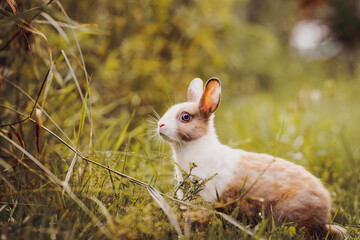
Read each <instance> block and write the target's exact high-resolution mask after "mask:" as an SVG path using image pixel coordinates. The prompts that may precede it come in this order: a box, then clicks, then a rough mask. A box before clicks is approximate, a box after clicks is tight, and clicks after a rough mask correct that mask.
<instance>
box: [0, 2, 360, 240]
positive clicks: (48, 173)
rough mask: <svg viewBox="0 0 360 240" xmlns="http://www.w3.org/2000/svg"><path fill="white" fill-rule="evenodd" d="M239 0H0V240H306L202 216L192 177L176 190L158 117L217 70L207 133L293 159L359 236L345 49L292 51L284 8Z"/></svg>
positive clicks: (356, 102)
mask: <svg viewBox="0 0 360 240" xmlns="http://www.w3.org/2000/svg"><path fill="white" fill-rule="evenodd" d="M253 2H258V1H253ZM253 2H252V1H235V0H225V1H221V2H218V1H212V0H211V1H191V0H190V1H170V0H162V1H157V2H156V3H155V2H152V1H147V0H142V1H49V2H43V1H35V0H33V1H6V2H5V1H2V2H1V3H0V14H1V18H0V27H1V29H2V30H1V31H0V94H1V95H0V109H1V110H0V124H1V128H0V169H1V172H0V182H1V185H0V223H1V224H0V225H1V227H0V231H1V236H2V238H3V239H33V238H35V237H36V238H38V239H176V238H179V237H181V238H187V239H304V232H303V231H296V228H295V227H296V226H294V225H292V224H291V223H284V224H281V225H279V224H276V223H275V222H274V221H273V219H272V218H271V216H270V217H266V218H263V219H262V221H260V222H258V223H253V222H249V221H248V220H247V219H245V218H244V219H243V218H240V219H237V220H235V219H236V216H237V212H236V211H234V213H233V214H232V215H224V214H222V213H218V212H216V211H215V210H214V209H213V208H212V206H211V205H210V204H208V203H206V202H203V201H202V200H201V198H200V197H199V196H198V192H199V191H200V190H201V188H202V187H203V184H204V179H197V178H191V177H190V175H191V173H190V174H189V178H186V179H185V181H184V183H183V185H182V186H181V188H182V189H183V190H184V191H185V192H186V194H185V196H186V198H185V199H183V201H179V200H177V199H176V197H175V191H176V189H177V188H178V187H179V186H176V183H175V181H174V173H173V166H174V162H173V160H172V156H171V151H170V148H169V146H168V144H167V143H166V142H164V141H163V140H161V139H160V137H159V136H157V134H156V132H155V131H154V130H155V128H156V120H157V119H158V116H159V115H160V116H161V115H162V114H163V113H164V112H165V111H166V109H167V108H168V107H170V106H172V105H173V104H174V103H178V102H182V101H186V91H187V86H188V84H189V83H190V81H191V80H192V79H193V78H195V77H200V78H202V79H203V80H204V81H206V80H207V79H208V78H210V77H213V76H215V77H218V78H219V79H220V80H221V82H222V100H221V103H220V106H219V109H218V110H217V111H216V114H215V115H216V117H215V127H216V129H217V133H218V135H219V138H220V140H221V142H222V143H224V144H227V145H229V146H231V147H233V148H242V149H244V150H246V151H254V152H261V153H269V154H272V155H274V156H278V157H282V158H285V159H287V160H289V161H291V162H294V163H297V164H299V165H302V166H304V167H305V168H306V169H307V170H309V171H310V172H311V173H312V174H314V175H315V176H316V177H318V178H320V179H321V180H322V182H323V183H324V185H325V186H326V188H327V189H328V190H329V191H330V193H331V196H332V199H333V206H332V216H333V218H332V219H331V221H333V222H334V223H336V224H339V225H341V226H343V227H345V228H346V229H347V230H348V234H349V235H348V239H360V229H359V227H360V209H359V208H360V206H359V201H360V167H359V165H360V147H359V143H360V127H359V126H358V124H359V122H360V98H359V94H358V89H359V86H360V72H359V70H358V69H359V66H358V65H359V64H358V62H357V61H356V59H357V56H358V53H357V51H356V50H353V51H351V54H350V55H349V54H348V53H346V52H345V51H344V52H341V53H339V54H338V55H337V56H335V57H332V58H326V59H309V58H304V57H301V56H299V55H298V54H297V53H296V52H295V50H294V49H292V48H291V46H289V43H288V40H289V37H290V32H291V27H292V26H293V25H294V24H295V23H296V21H298V20H299V19H300V18H301V16H300V15H301V14H300V13H299V7H298V4H297V3H296V2H290V1H289V2H283V1H280V0H276V1H270V0H267V1H264V3H263V4H260V5H259V7H256V8H254V4H255V3H253ZM254 19H255V20H254ZM354 59H355V60H354Z"/></svg>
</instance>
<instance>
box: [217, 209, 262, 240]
mask: <svg viewBox="0 0 360 240" xmlns="http://www.w3.org/2000/svg"><path fill="white" fill-rule="evenodd" d="M215 213H216V214H218V215H220V216H221V217H222V218H223V219H225V220H226V221H228V222H229V223H231V224H232V225H234V226H235V227H237V228H239V229H240V230H242V231H244V232H246V233H247V234H249V235H250V236H252V237H255V238H258V237H256V236H255V235H254V233H253V232H251V231H250V230H248V229H246V227H244V226H243V225H241V224H240V223H239V222H238V221H236V220H235V219H233V218H232V217H230V216H229V215H226V214H224V213H221V212H215ZM258 239H260V240H263V239H262V238H258Z"/></svg>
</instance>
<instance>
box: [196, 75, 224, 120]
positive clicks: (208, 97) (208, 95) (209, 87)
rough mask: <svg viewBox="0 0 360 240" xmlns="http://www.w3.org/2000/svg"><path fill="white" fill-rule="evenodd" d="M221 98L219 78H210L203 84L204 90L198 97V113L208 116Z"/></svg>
mask: <svg viewBox="0 0 360 240" xmlns="http://www.w3.org/2000/svg"><path fill="white" fill-rule="evenodd" d="M220 98H221V85H220V80H219V79H217V78H215V77H214V78H210V79H209V81H207V83H206V85H205V90H204V92H203V94H202V96H201V99H200V103H199V104H200V105H199V108H200V113H201V114H203V115H204V116H205V117H209V116H210V115H211V114H212V113H213V112H215V110H216V109H217V107H218V106H219V103H220Z"/></svg>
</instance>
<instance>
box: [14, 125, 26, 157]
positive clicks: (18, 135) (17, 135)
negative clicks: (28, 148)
mask: <svg viewBox="0 0 360 240" xmlns="http://www.w3.org/2000/svg"><path fill="white" fill-rule="evenodd" d="M11 129H12V131H13V133H14V134H15V135H16V137H17V138H18V140H19V142H20V143H21V147H23V148H25V143H24V140H23V139H22V137H21V135H20V133H19V132H18V131H16V129H15V127H14V126H13V125H11ZM23 158H24V153H23V154H22V156H21V158H20V160H19V161H22V160H23Z"/></svg>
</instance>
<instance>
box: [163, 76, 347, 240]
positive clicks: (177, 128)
mask: <svg viewBox="0 0 360 240" xmlns="http://www.w3.org/2000/svg"><path fill="white" fill-rule="evenodd" d="M187 98H188V102H184V103H179V104H176V105H174V106H172V107H171V108H170V109H168V111H167V112H166V113H165V114H164V115H163V116H162V117H161V118H160V120H159V121H158V126H157V131H158V134H159V135H160V136H161V137H162V138H163V139H165V140H166V141H167V142H169V143H170V145H171V149H172V152H173V158H174V160H175V177H176V180H177V181H178V182H180V181H182V172H181V170H183V171H186V172H188V171H189V166H190V163H195V164H196V166H197V167H195V168H194V169H193V170H192V174H193V175H195V176H198V177H200V178H203V179H207V178H210V177H212V176H214V175H215V177H213V178H212V179H211V180H210V181H208V182H207V183H206V185H205V188H204V189H203V190H202V191H201V192H200V196H201V197H202V199H203V200H205V201H207V202H211V203H217V204H218V205H220V206H226V207H223V208H222V210H223V211H228V210H231V209H234V208H235V207H236V206H238V207H239V209H240V210H241V211H243V214H244V215H245V216H248V217H250V218H254V219H256V218H258V217H259V215H261V214H265V216H269V215H270V214H272V215H273V218H274V220H275V221H276V222H278V223H282V222H284V221H293V222H295V223H296V224H297V227H298V229H300V228H303V227H304V228H305V231H306V233H307V234H308V235H310V236H313V235H314V234H316V235H318V236H319V235H321V234H322V236H326V234H327V233H329V235H330V236H333V237H335V238H338V237H340V238H341V236H342V235H343V234H345V232H346V230H345V229H343V228H341V227H338V226H333V225H332V226H330V224H329V220H330V211H331V198H330V194H329V192H328V191H327V190H326V189H325V187H324V186H323V184H322V183H321V181H320V180H319V179H318V178H316V177H315V176H313V175H312V174H311V173H310V172H308V171H307V170H305V168H303V167H302V166H299V165H296V164H294V163H291V162H289V161H286V160H284V159H281V158H278V157H273V156H270V155H267V154H259V153H252V152H246V151H244V150H241V149H233V148H230V147H229V146H226V145H223V144H221V143H220V141H219V140H218V137H217V134H216V131H215V127H214V112H215V110H216V109H217V108H218V106H219V103H220V98H221V84H220V80H219V79H217V78H215V77H213V78H210V79H209V80H208V81H207V83H206V85H205V88H204V90H203V81H202V80H201V79H199V78H195V79H194V80H192V81H191V83H190V85H189V88H188V92H187ZM244 193H246V196H245V197H246V198H245V199H244V198H241V199H242V200H240V198H239V197H240V196H242V194H244ZM181 195H182V193H180V195H179V196H178V197H179V198H182V196H181ZM237 200H240V201H237Z"/></svg>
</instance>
